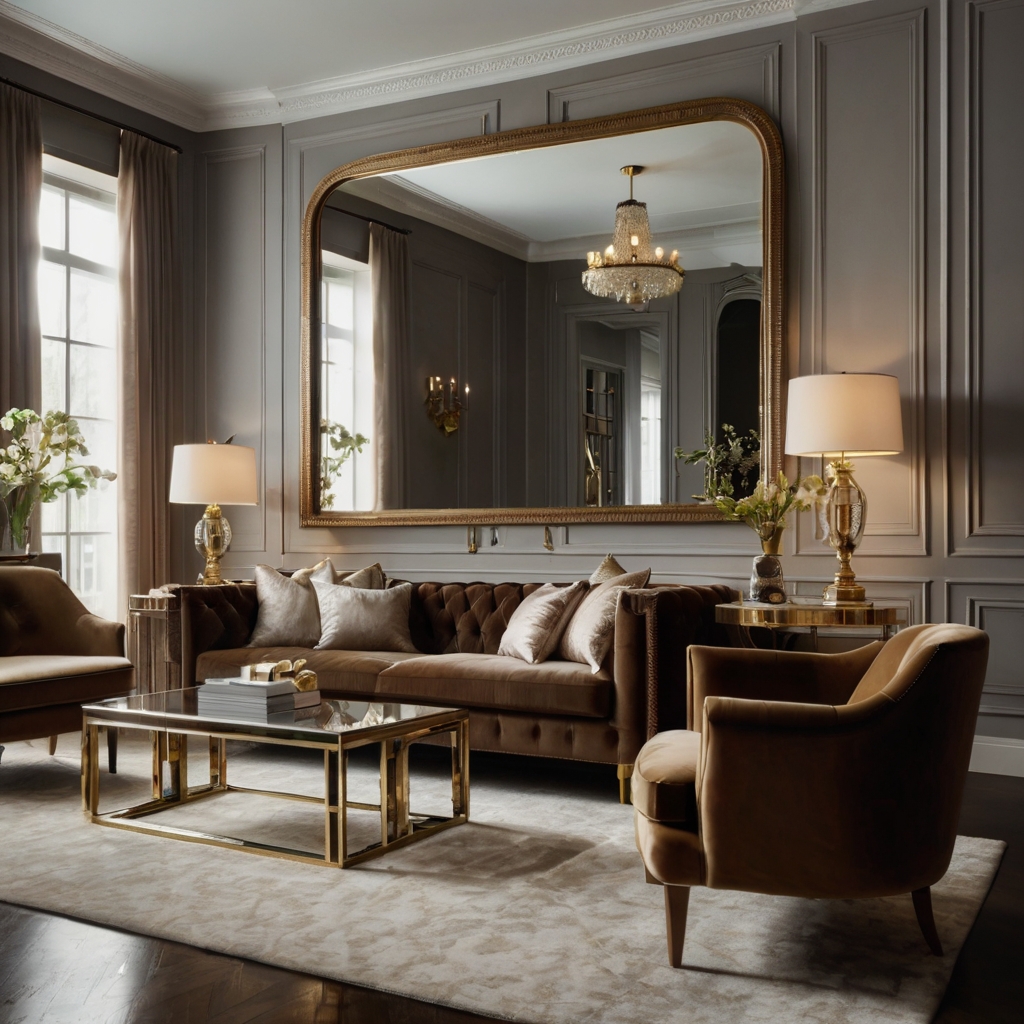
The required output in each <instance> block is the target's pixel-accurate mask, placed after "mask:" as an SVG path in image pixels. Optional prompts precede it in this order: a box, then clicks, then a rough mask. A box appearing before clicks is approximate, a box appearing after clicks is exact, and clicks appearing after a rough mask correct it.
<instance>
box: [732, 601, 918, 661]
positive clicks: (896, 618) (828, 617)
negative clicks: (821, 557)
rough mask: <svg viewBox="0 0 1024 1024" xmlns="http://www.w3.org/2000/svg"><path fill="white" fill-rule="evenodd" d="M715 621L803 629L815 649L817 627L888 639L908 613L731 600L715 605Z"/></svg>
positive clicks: (878, 607) (883, 607)
mask: <svg viewBox="0 0 1024 1024" xmlns="http://www.w3.org/2000/svg"><path fill="white" fill-rule="evenodd" d="M715 620H716V621H717V622H721V623H724V624H725V625H730V626H741V627H745V628H746V629H750V628H752V627H755V626H760V627H762V628H764V629H770V630H773V631H786V630H792V629H801V628H806V629H808V630H809V632H810V634H811V639H812V643H813V644H814V649H815V650H817V649H818V630H819V629H820V628H829V627H832V628H836V627H838V628H844V629H871V630H875V631H876V632H877V633H878V637H879V639H881V640H888V639H889V638H890V637H891V636H892V634H893V632H894V631H895V630H896V629H898V628H899V627H901V626H905V625H906V624H907V613H906V608H905V607H903V606H902V605H898V604H887V603H886V602H884V601H876V602H874V604H867V605H856V604H848V605H825V604H822V603H821V602H820V601H787V602H786V603H785V604H761V603H759V602H757V601H746V602H744V601H734V602H732V603H730V604H720V605H716V607H715ZM751 646H753V645H751Z"/></svg>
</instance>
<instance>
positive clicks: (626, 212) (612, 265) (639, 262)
mask: <svg viewBox="0 0 1024 1024" xmlns="http://www.w3.org/2000/svg"><path fill="white" fill-rule="evenodd" d="M641 171H643V167H638V166H636V165H635V164H630V165H629V166H627V167H623V168H622V173H623V174H627V175H629V198H628V199H626V200H625V201H623V202H621V203H619V205H618V206H616V207H615V231H614V233H613V234H612V244H611V245H609V246H608V248H607V249H605V251H604V252H603V253H601V252H588V253H587V269H586V270H584V271H583V287H584V288H586V290H587V291H588V292H590V294H591V295H597V296H600V297H601V298H603V299H615V300H616V301H618V302H625V303H628V304H629V305H631V306H642V305H643V304H644V303H646V302H650V300H651V299H660V298H662V297H663V296H665V295H675V293H676V292H677V291H679V289H680V288H682V286H683V276H684V275H685V271H684V270H683V268H682V267H681V266H679V263H678V262H677V261H678V258H679V251H678V250H675V249H674V250H673V251H672V254H671V255H670V256H668V257H666V256H665V250H664V249H662V248H661V246H658V247H657V248H652V247H651V225H650V221H649V220H648V219H647V204H646V203H640V202H637V200H635V199H634V198H633V178H634V176H635V175H637V174H639V173H640V172H641Z"/></svg>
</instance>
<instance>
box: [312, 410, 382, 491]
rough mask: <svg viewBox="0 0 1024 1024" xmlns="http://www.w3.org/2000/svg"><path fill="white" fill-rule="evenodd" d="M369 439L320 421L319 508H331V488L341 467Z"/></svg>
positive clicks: (328, 421) (329, 422)
mask: <svg viewBox="0 0 1024 1024" xmlns="http://www.w3.org/2000/svg"><path fill="white" fill-rule="evenodd" d="M369 443H370V439H369V438H368V437H366V436H364V435H363V434H353V433H352V432H351V431H350V430H349V429H348V427H344V426H342V425H341V424H340V423H332V422H331V421H330V420H321V421H320V507H321V508H331V507H332V506H333V505H334V495H333V494H331V487H332V486H333V485H334V481H335V479H337V476H338V474H339V473H340V472H341V467H342V466H343V465H345V463H346V462H347V461H348V460H349V459H350V458H351V457H352V454H353V453H354V452H362V450H363V446H364V445H367V444H369Z"/></svg>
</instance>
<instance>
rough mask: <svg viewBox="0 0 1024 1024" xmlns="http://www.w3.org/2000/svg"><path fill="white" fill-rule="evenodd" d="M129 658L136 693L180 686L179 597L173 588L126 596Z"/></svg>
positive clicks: (155, 691) (177, 688)
mask: <svg viewBox="0 0 1024 1024" xmlns="http://www.w3.org/2000/svg"><path fill="white" fill-rule="evenodd" d="M128 659H129V661H131V663H132V664H133V665H134V666H135V692H136V693H158V692H160V691H162V690H179V689H181V597H180V595H179V594H178V593H177V592H176V591H175V590H174V589H172V588H168V589H167V590H166V591H165V592H164V593H149V594H131V595H130V596H129V597H128Z"/></svg>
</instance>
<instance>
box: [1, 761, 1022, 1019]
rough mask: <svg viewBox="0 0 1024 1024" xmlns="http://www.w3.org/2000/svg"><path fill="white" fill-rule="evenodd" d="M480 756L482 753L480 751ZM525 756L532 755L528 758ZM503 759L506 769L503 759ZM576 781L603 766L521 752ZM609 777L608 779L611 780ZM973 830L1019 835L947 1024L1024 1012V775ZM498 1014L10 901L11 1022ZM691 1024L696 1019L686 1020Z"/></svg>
mask: <svg viewBox="0 0 1024 1024" xmlns="http://www.w3.org/2000/svg"><path fill="white" fill-rule="evenodd" d="M481 760H483V757H482V756H481ZM524 761H525V763H524ZM494 762H495V764H494V765H492V767H496V768H499V769H500V766H501V763H500V759H498V758H497V757H495V758H494ZM508 770H509V772H510V773H511V772H513V771H517V772H520V773H525V774H527V775H533V774H534V773H537V778H538V779H539V778H544V779H545V780H546V781H547V783H548V784H550V783H551V782H552V781H553V779H555V778H557V776H558V774H559V772H560V771H564V772H565V778H564V781H565V783H566V785H567V787H571V786H576V787H580V788H586V789H590V788H593V789H595V790H597V789H601V788H603V787H604V786H605V785H606V784H608V785H611V784H613V783H614V780H613V779H612V780H611V781H610V782H609V779H610V776H608V774H607V771H604V772H602V771H601V769H599V768H586V769H583V770H581V766H579V765H572V766H569V765H567V766H565V767H564V768H563V769H560V768H559V767H558V766H552V765H551V763H550V762H548V763H545V762H540V761H532V760H530V759H516V760H515V761H514V763H513V764H510V765H509V767H508ZM606 776H607V777H606ZM960 832H961V833H962V834H964V835H972V836H986V837H991V838H994V839H1003V840H1006V841H1007V842H1008V843H1009V848H1008V849H1007V852H1006V856H1005V858H1004V860H1003V864H1002V866H1001V868H1000V871H999V875H998V877H997V878H996V881H995V884H994V885H993V887H992V891H991V892H990V894H989V897H988V900H987V901H986V903H985V905H984V907H983V908H982V911H981V914H980V915H979V918H978V921H977V923H976V924H975V926H974V929H973V931H972V932H971V935H970V936H969V938H968V940H967V943H966V945H965V946H964V949H963V951H962V952H961V954H960V957H959V960H958V962H957V964H956V967H955V969H954V971H953V977H952V980H951V982H950V986H949V989H948V991H947V993H946V997H945V999H944V1001H943V1004H942V1007H941V1009H940V1011H939V1014H938V1016H937V1017H936V1024H1004V1022H1005V1024H1011V1022H1012V1024H1019V1022H1020V1021H1021V1020H1022V1019H1024V779H1017V778H1008V777H1005V776H999V775H980V774H975V773H972V774H971V775H970V776H969V777H968V783H967V790H966V793H965V796H964V806H963V811H962V814H961V819H960ZM488 1019H489V1018H485V1017H482V1016H478V1015H475V1014H470V1013H463V1012H460V1011H457V1010H451V1009H448V1008H446V1007H440V1006H432V1005H430V1004H427V1003H422V1002H419V1001H417V1000H415V999H407V998H404V997H401V996H394V995H389V994H386V993H382V992H375V991H372V990H369V989H364V988H359V987H358V986H355V985H344V984H341V983H339V982H335V981H327V980H324V979H321V978H316V977H312V976H310V975H306V974H300V973H297V972H294V971H286V970H282V969H280V968H276V967H268V966H266V965H264V964H258V963H253V962H250V961H246V960H240V959H237V958H235V957H229V956H221V955H218V954H215V953H206V952H204V951H202V950H199V949H194V948H193V947H191V946H184V945H181V944H179V943H174V942H165V941H162V940H159V939H153V938H148V937H145V936H139V935H133V934H130V933H128V932H123V931H119V930H117V929H115V928H104V927H101V926H99V925H93V924H88V923H86V922H82V921H76V920H72V919H70V918H65V917H62V916H60V915H58V914H46V913H40V912H38V911H35V910H29V909H25V908H22V907H16V906H12V905H10V904H3V903H0V1024H92V1022H98V1024H254V1022H260V1024H293V1022H294V1024H474V1022H484V1021H486V1020H488ZM680 1021H681V1024H684V1022H685V1017H681V1018H680Z"/></svg>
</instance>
